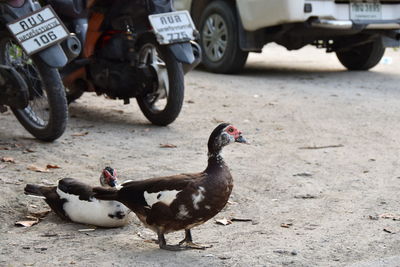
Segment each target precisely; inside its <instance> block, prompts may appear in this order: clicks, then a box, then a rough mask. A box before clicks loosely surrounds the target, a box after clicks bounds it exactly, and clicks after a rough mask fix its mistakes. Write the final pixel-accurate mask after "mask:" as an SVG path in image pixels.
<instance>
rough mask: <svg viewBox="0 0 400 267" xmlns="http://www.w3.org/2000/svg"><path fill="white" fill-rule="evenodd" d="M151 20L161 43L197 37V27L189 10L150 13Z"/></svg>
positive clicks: (177, 41)
mask: <svg viewBox="0 0 400 267" xmlns="http://www.w3.org/2000/svg"><path fill="white" fill-rule="evenodd" d="M149 20H150V24H151V26H152V27H153V30H154V32H155V34H156V36H157V40H158V42H159V43H160V44H171V43H180V42H187V41H190V40H194V39H195V35H194V33H195V31H196V28H195V26H194V23H193V21H192V18H191V17H190V14H189V12H188V11H187V10H184V11H176V12H169V13H162V14H155V15H150V16H149Z"/></svg>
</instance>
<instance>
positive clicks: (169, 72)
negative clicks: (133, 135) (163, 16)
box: [136, 40, 184, 126]
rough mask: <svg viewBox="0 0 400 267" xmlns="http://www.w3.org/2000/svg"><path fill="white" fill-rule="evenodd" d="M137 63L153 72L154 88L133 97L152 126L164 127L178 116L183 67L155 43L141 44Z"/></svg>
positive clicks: (182, 96) (181, 94)
mask: <svg viewBox="0 0 400 267" xmlns="http://www.w3.org/2000/svg"><path fill="white" fill-rule="evenodd" d="M139 62H140V65H142V67H143V66H144V65H146V67H149V68H150V69H152V70H153V72H154V73H155V76H156V77H157V79H156V81H155V82H156V86H155V89H152V90H149V91H148V92H145V93H144V94H142V95H140V96H138V97H137V98H136V100H137V102H138V104H139V107H140V109H141V111H142V112H143V114H144V115H145V117H146V118H147V119H148V120H149V121H150V122H151V123H153V124H155V125H159V126H166V125H168V124H170V123H172V122H173V121H174V120H175V119H176V118H177V117H178V115H179V113H180V111H181V109H182V104H183V98H184V78H183V69H182V64H181V63H179V62H178V61H177V60H176V58H175V56H174V55H173V54H172V52H171V50H170V49H168V47H167V46H161V45H158V44H157V43H156V42H155V40H154V41H152V40H148V41H145V42H141V45H140V49H139Z"/></svg>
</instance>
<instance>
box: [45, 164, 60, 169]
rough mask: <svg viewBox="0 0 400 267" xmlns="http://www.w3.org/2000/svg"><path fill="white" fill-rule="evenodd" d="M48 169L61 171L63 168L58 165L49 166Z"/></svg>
mask: <svg viewBox="0 0 400 267" xmlns="http://www.w3.org/2000/svg"><path fill="white" fill-rule="evenodd" d="M46 168H47V169H60V168H61V167H60V166H58V165H56V164H47V166H46Z"/></svg>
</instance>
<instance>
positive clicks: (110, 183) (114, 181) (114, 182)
mask: <svg viewBox="0 0 400 267" xmlns="http://www.w3.org/2000/svg"><path fill="white" fill-rule="evenodd" d="M108 184H109V185H110V186H111V187H116V186H117V184H118V182H117V180H115V179H112V180H110V182H109V183H108Z"/></svg>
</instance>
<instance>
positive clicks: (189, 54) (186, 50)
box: [168, 43, 195, 64]
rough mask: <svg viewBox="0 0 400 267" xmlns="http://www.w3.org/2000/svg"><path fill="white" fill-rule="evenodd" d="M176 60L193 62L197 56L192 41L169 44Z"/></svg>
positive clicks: (187, 62) (185, 62)
mask: <svg viewBox="0 0 400 267" xmlns="http://www.w3.org/2000/svg"><path fill="white" fill-rule="evenodd" d="M168 48H169V49H170V50H171V52H172V53H173V54H174V56H175V58H176V60H178V61H179V62H181V63H184V64H192V63H193V62H194V61H195V57H194V54H193V50H192V45H191V44H190V43H177V44H171V45H168Z"/></svg>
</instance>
